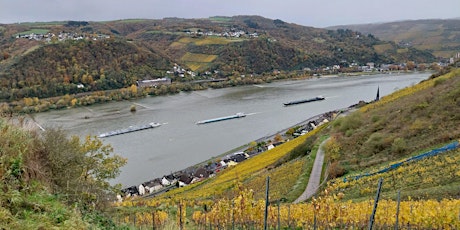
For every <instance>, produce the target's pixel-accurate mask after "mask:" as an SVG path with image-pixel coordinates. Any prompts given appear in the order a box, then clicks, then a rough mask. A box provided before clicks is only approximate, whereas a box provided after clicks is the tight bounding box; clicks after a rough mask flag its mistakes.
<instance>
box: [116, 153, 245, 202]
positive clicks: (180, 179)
mask: <svg viewBox="0 0 460 230" xmlns="http://www.w3.org/2000/svg"><path fill="white" fill-rule="evenodd" d="M249 157H250V156H249V155H248V154H246V153H244V152H238V153H233V154H230V155H227V156H225V157H222V159H221V160H220V161H218V162H212V163H209V164H207V165H204V166H201V167H190V168H187V169H185V170H182V171H179V172H175V173H171V174H169V175H165V176H163V177H162V178H156V179H153V180H150V181H146V182H144V183H142V184H140V185H138V186H131V187H128V188H125V189H122V190H121V193H122V195H119V196H118V200H119V201H121V200H122V199H123V198H122V197H131V196H145V195H156V194H160V193H163V192H166V191H169V190H170V189H173V188H178V187H184V186H187V185H189V184H193V183H196V182H200V181H202V180H205V179H207V178H211V177H214V176H215V175H216V174H217V173H218V172H220V171H222V170H224V169H226V168H227V167H231V166H234V165H237V164H238V163H240V162H242V161H244V160H246V159H248V158H249Z"/></svg>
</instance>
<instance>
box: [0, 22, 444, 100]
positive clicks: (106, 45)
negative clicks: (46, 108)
mask: <svg viewBox="0 0 460 230" xmlns="http://www.w3.org/2000/svg"><path fill="white" fill-rule="evenodd" d="M0 49H1V51H2V52H1V55H2V56H1V58H0V88H2V90H1V93H0V100H7V101H12V100H17V99H21V98H24V97H39V98H44V97H53V96H61V95H65V94H73V93H76V92H88V91H96V90H110V89H119V88H123V87H127V86H130V85H131V84H134V83H135V82H136V80H140V79H153V78H157V77H164V76H168V77H171V78H172V79H173V81H176V80H178V81H191V80H201V79H206V78H214V77H227V76H240V75H242V74H252V75H254V76H256V77H257V76H258V75H262V74H271V73H273V72H274V71H277V72H278V71H284V72H292V71H300V72H302V73H303V70H304V69H306V68H308V69H316V68H323V67H327V66H333V65H341V66H342V67H348V66H349V65H350V64H351V63H357V64H359V65H365V64H366V63H368V62H373V63H376V64H384V63H404V62H408V61H414V62H417V63H430V62H432V61H434V60H435V58H434V56H433V55H431V54H430V53H429V52H426V51H419V50H416V49H414V48H411V47H409V48H407V47H400V46H398V45H397V44H395V43H393V42H385V41H380V40H379V39H377V38H375V37H374V36H372V35H364V34H362V33H360V32H354V31H351V30H342V29H339V30H336V31H332V30H325V29H318V28H312V27H305V26H300V25H296V24H292V23H287V22H284V21H281V20H279V19H276V20H272V19H267V18H263V17H259V16H235V17H212V18H208V19H180V18H166V19H162V20H120V21H110V22H84V21H80V22H79V21H68V22H49V23H23V24H9V25H0ZM175 64H177V65H179V66H180V67H181V68H180V70H179V71H178V72H175V73H173V71H170V70H173V67H174V65H175ZM176 70H177V69H176ZM182 70H184V71H182ZM192 71H193V73H192ZM182 73H183V74H182ZM187 73H188V74H187ZM184 75H187V76H184ZM181 77H182V78H181ZM184 77H185V78H184ZM82 85H83V86H84V88H81V87H79V86H82Z"/></svg>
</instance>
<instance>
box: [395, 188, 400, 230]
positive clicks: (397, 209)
mask: <svg viewBox="0 0 460 230" xmlns="http://www.w3.org/2000/svg"><path fill="white" fill-rule="evenodd" d="M400 203H401V190H398V204H397V205H396V223H395V230H398V225H399V223H398V222H399V204H400Z"/></svg>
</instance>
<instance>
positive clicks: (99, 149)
mask: <svg viewBox="0 0 460 230" xmlns="http://www.w3.org/2000/svg"><path fill="white" fill-rule="evenodd" d="M41 143H42V150H41V151H40V152H41V153H42V154H43V155H44V164H45V169H46V171H47V173H48V174H49V176H48V179H49V180H50V183H51V186H52V189H53V191H54V193H57V194H65V195H66V198H67V200H66V201H67V202H68V203H70V204H72V203H75V202H78V203H81V204H83V205H84V206H85V207H89V208H94V207H96V208H102V207H104V204H105V203H106V201H107V196H108V195H109V194H112V193H113V192H115V190H116V189H117V188H116V187H115V186H111V185H110V184H109V182H108V181H107V180H109V179H113V178H115V177H116V176H118V174H119V173H120V168H121V167H122V166H123V165H125V164H126V159H124V158H122V157H120V156H118V155H114V156H112V155H111V153H112V152H113V148H112V147H111V146H110V145H104V144H103V143H102V141H101V140H100V139H98V138H96V137H92V136H87V137H86V138H85V139H84V141H83V142H82V141H81V140H80V138H79V137H77V136H72V137H70V138H67V137H66V135H65V133H64V132H63V131H62V130H47V131H46V132H45V133H44V135H43V137H42V139H41Z"/></svg>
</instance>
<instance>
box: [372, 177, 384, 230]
mask: <svg viewBox="0 0 460 230" xmlns="http://www.w3.org/2000/svg"><path fill="white" fill-rule="evenodd" d="M382 183H383V178H380V180H379V186H378V188H377V194H376V195H375V201H374V209H373V210H372V215H371V218H370V221H369V230H372V227H373V225H374V218H375V212H376V211H377V206H378V204H379V197H380V190H381V189H382Z"/></svg>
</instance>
